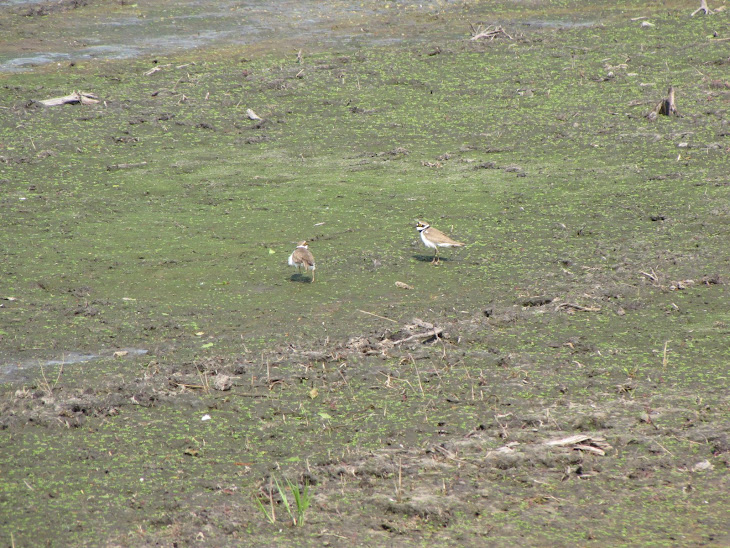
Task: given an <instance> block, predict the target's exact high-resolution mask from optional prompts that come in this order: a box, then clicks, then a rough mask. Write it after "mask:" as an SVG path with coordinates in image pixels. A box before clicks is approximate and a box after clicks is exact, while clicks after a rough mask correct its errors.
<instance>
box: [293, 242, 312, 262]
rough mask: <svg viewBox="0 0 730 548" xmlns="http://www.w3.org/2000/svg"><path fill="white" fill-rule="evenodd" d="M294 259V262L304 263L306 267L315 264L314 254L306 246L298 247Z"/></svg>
mask: <svg viewBox="0 0 730 548" xmlns="http://www.w3.org/2000/svg"><path fill="white" fill-rule="evenodd" d="M292 261H293V262H294V264H303V265H304V266H306V267H312V266H314V255H312V252H311V251H309V250H308V249H306V248H304V247H298V248H296V249H295V250H294V253H292Z"/></svg>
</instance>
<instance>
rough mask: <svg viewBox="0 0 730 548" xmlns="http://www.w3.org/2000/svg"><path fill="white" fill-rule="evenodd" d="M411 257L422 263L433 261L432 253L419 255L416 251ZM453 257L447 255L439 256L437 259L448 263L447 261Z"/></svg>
mask: <svg viewBox="0 0 730 548" xmlns="http://www.w3.org/2000/svg"><path fill="white" fill-rule="evenodd" d="M413 258H414V259H416V260H417V261H421V262H422V263H430V262H431V261H433V255H421V254H420V253H416V254H415V255H413ZM452 260H453V259H451V258H449V257H439V261H440V262H442V263H448V262H449V261H452Z"/></svg>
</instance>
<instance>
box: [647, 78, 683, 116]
mask: <svg viewBox="0 0 730 548" xmlns="http://www.w3.org/2000/svg"><path fill="white" fill-rule="evenodd" d="M660 114H661V115H663V116H679V112H678V111H677V103H676V101H675V99H674V86H669V90H668V91H667V96H666V97H665V98H664V99H662V100H661V101H659V104H658V105H657V106H656V107H654V110H652V111H651V112H650V113H649V114H648V115H647V118H649V120H651V121H652V122H653V121H654V120H656V119H657V116H659V115H660Z"/></svg>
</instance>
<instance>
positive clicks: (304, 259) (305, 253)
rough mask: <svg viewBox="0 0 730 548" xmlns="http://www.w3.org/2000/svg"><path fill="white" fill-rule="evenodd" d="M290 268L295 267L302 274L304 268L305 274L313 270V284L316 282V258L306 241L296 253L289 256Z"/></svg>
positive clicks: (298, 246)
mask: <svg viewBox="0 0 730 548" xmlns="http://www.w3.org/2000/svg"><path fill="white" fill-rule="evenodd" d="M289 266H295V267H296V268H297V271H299V272H301V269H302V268H303V269H304V272H306V271H307V270H311V271H312V282H314V268H315V266H314V256H313V255H312V252H311V251H309V246H308V245H307V242H306V241H302V242H299V243H298V244H297V248H296V249H295V250H294V252H293V253H292V254H291V255H289Z"/></svg>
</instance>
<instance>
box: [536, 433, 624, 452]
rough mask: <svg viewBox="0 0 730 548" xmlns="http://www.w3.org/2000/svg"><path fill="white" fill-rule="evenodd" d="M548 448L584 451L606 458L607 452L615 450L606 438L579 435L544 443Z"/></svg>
mask: <svg viewBox="0 0 730 548" xmlns="http://www.w3.org/2000/svg"><path fill="white" fill-rule="evenodd" d="M544 445H547V446H548V447H571V448H572V449H574V450H576V451H584V452H588V453H593V454H594V455H600V456H604V455H605V454H606V451H609V450H610V449H613V447H611V445H610V444H608V443H607V442H606V440H605V438H601V437H598V436H587V435H585V434H577V435H575V436H569V437H567V438H560V439H555V440H548V441H546V442H544Z"/></svg>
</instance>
